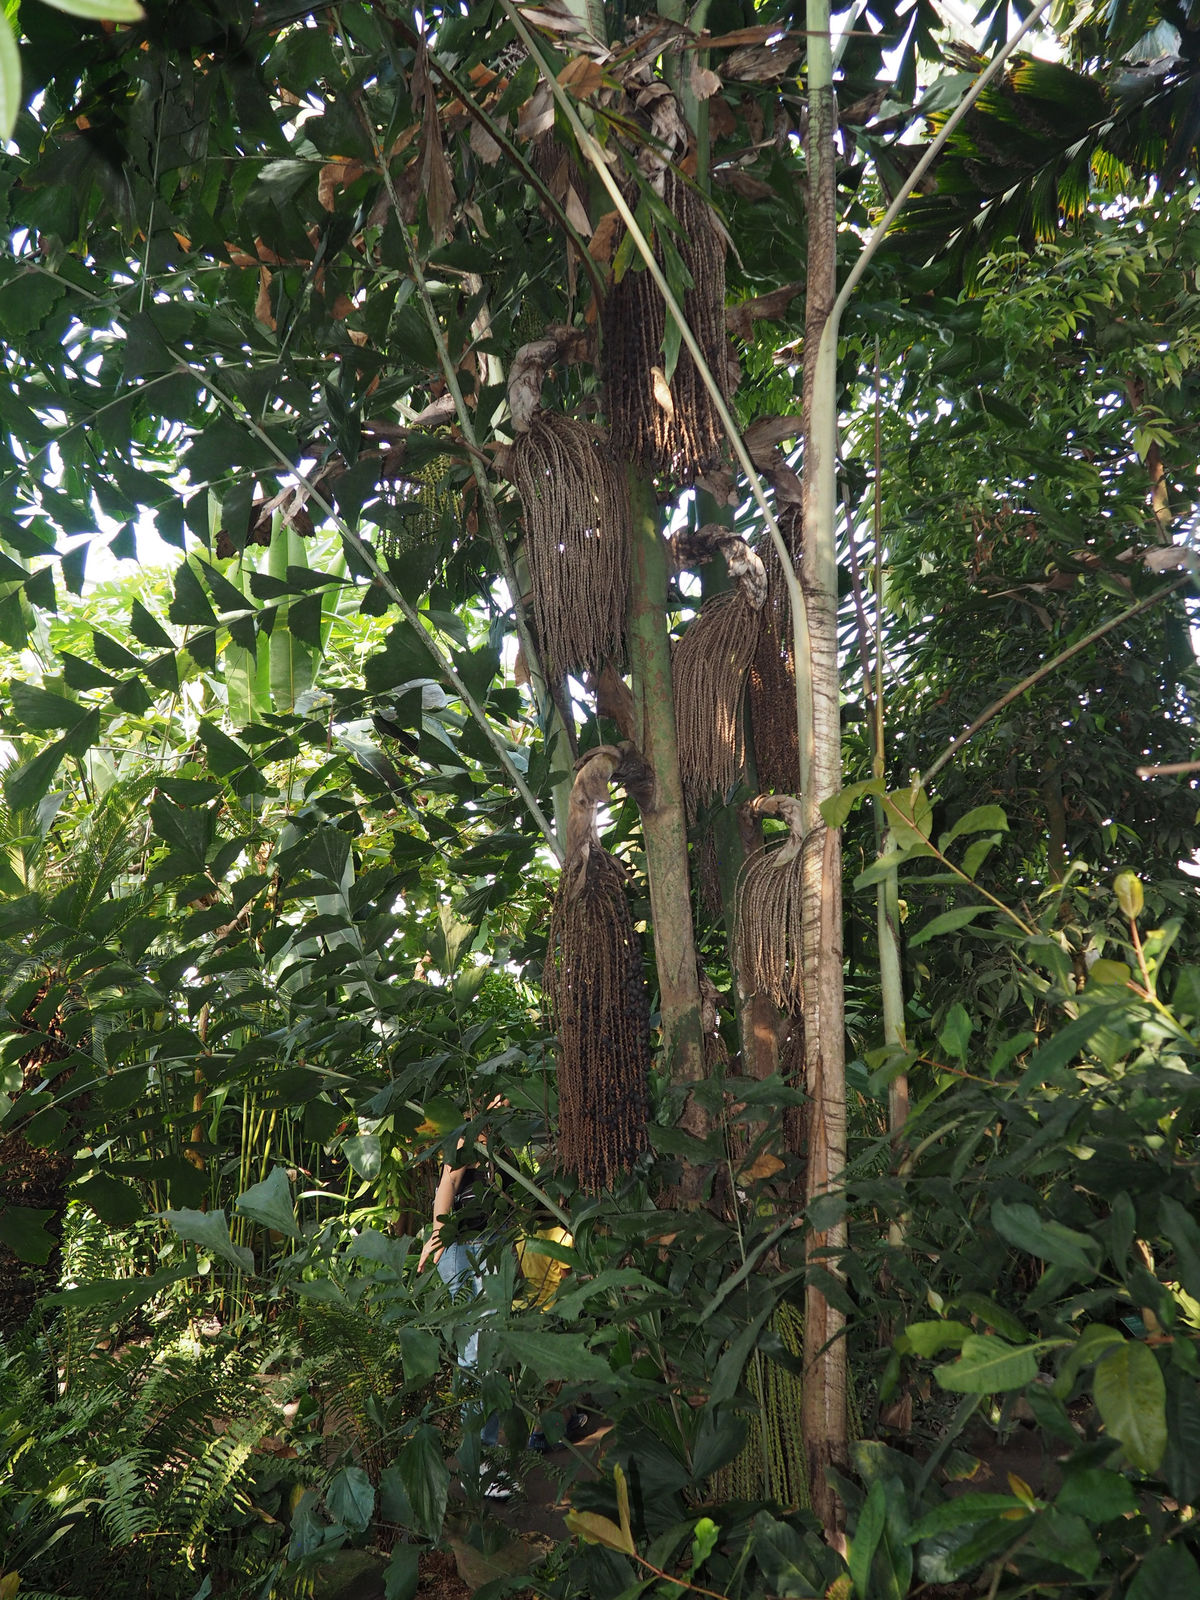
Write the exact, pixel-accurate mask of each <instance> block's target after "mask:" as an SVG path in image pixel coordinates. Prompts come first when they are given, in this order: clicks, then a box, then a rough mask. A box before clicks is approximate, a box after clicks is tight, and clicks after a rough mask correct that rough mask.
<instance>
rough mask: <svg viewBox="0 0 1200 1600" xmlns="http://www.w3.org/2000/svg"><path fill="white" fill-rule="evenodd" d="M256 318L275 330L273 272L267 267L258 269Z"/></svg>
mask: <svg viewBox="0 0 1200 1600" xmlns="http://www.w3.org/2000/svg"><path fill="white" fill-rule="evenodd" d="M254 318H255V321H256V322H261V323H262V325H263V327H264V328H270V330H271V332H272V333H274V331H275V318H274V317H273V316H272V314H271V274H270V273H269V272H268V271H267V269H266V267H259V269H258V298H257V299H256V300H255V302H254Z"/></svg>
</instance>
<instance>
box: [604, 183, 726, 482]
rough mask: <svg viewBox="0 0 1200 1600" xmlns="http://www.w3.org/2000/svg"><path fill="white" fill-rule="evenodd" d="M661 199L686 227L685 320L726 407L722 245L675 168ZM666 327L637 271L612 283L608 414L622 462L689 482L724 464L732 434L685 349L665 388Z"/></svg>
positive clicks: (680, 245)
mask: <svg viewBox="0 0 1200 1600" xmlns="http://www.w3.org/2000/svg"><path fill="white" fill-rule="evenodd" d="M663 198H664V200H665V201H666V204H667V206H668V207H669V208H670V210H671V212H672V214H673V215H674V216H675V217H676V218H677V219H678V221H679V225H680V232H679V234H678V235H674V236H673V242H674V245H675V248H676V249H677V250H678V251H679V255H680V258H681V260H682V261H683V264H684V266H685V267H686V268H687V271H688V273H689V274H690V276H691V279H692V287H691V288H690V289H689V290H687V292H686V293H685V294H684V296H683V297H682V298H683V312H684V315H685V316H686V317H687V320H688V322H689V324H690V326H691V328H692V331H693V333H694V334H695V335H696V339H697V342H698V343H699V346H700V349H701V350H702V352H703V354H704V359H705V361H706V362H707V363H708V365H709V368H710V369H711V371H712V373H713V376H714V377H715V378H716V380H717V382H718V383H719V384H720V385H721V386H722V391H723V393H724V394H725V397H726V399H728V398H729V377H730V373H729V370H728V362H727V356H726V343H727V341H726V333H725V240H724V237H723V235H722V233H721V230H720V229H719V228H718V226H717V224H716V221H715V219H714V217H713V213H712V210H711V208H710V207H709V205H708V203H707V201H705V199H704V197H703V196H702V195H701V194H699V193H698V192H697V190H696V189H695V188H694V187H693V186H692V185H690V184H688V183H687V182H685V180H684V179H683V178H682V177H680V175H679V174H678V173H677V172H676V170H675V169H674V168H673V167H671V168H668V169H667V172H666V175H665V184H664V192H663ZM666 323H667V309H666V305H665V303H664V301H663V298H662V295H661V294H660V293H659V291H658V288H657V286H656V285H655V283H654V280H653V279H652V278H651V276H650V274H649V273H648V272H646V271H632V270H631V271H629V272H626V274H625V276H624V277H623V278H622V279H621V280H620V282H619V283H614V284H613V285H612V287H611V288H610V290H609V292H608V294H607V295H606V296H605V300H604V305H603V308H602V311H601V329H602V333H603V355H604V386H605V401H604V405H605V412H606V414H607V416H608V421H609V427H610V429H611V433H612V444H613V449H614V450H615V451H616V453H617V454H618V455H619V456H622V457H624V458H625V459H627V460H630V461H633V462H635V463H636V465H637V466H638V467H639V468H640V469H641V471H642V472H644V473H648V474H649V475H651V476H654V477H659V478H663V479H665V480H669V481H670V482H672V483H675V484H683V483H692V482H694V481H695V478H696V475H697V474H698V473H703V472H704V471H705V469H706V468H708V467H710V466H712V465H714V464H715V463H716V462H717V461H718V460H719V459H720V458H721V454H722V451H723V447H724V443H725V431H724V429H723V427H722V426H721V419H720V417H719V416H718V415H717V411H716V408H715V407H714V405H713V403H712V397H711V396H710V395H709V393H708V390H707V389H706V388H705V387H704V381H703V379H702V378H701V376H700V374H699V372H698V370H697V368H696V364H695V362H694V361H693V360H692V358H691V356H690V355H689V353H688V351H687V349H686V347H684V348H682V349H681V350H680V352H679V359H678V361H677V362H676V365H675V371H674V373H673V374H672V376H671V380H670V384H669V386H667V385H666V384H665V381H664V377H663V371H662V360H663V340H664V337H665V334H666ZM656 380H657V381H656ZM668 387H669V392H668V393H666V394H665V395H664V389H667V388H668ZM664 399H665V400H666V401H667V402H668V403H667V404H664Z"/></svg>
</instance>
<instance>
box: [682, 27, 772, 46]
mask: <svg viewBox="0 0 1200 1600" xmlns="http://www.w3.org/2000/svg"><path fill="white" fill-rule="evenodd" d="M778 32H779V29H778V28H763V27H758V28H735V29H734V31H733V32H732V33H721V34H718V35H717V37H716V38H715V39H706V38H705V37H704V35H703V34H701V36H700V39H699V41H698V43H699V48H700V49H702V50H732V49H733V47H734V45H738V44H766V42H767V40H768V39H769V38H770V37H771V36H772V34H775V33H778Z"/></svg>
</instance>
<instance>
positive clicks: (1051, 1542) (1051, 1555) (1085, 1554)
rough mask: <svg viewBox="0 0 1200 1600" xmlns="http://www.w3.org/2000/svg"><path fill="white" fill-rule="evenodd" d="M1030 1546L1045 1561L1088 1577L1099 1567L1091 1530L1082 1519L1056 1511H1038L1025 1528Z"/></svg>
mask: <svg viewBox="0 0 1200 1600" xmlns="http://www.w3.org/2000/svg"><path fill="white" fill-rule="evenodd" d="M1029 1543H1030V1547H1031V1548H1032V1549H1034V1550H1036V1551H1037V1553H1038V1554H1039V1555H1040V1556H1042V1557H1043V1558H1044V1559H1045V1560H1047V1561H1055V1562H1057V1563H1058V1565H1059V1566H1062V1567H1066V1568H1067V1569H1068V1570H1069V1571H1071V1572H1078V1573H1079V1574H1080V1576H1081V1577H1084V1578H1090V1577H1091V1576H1092V1575H1093V1573H1094V1572H1095V1570H1096V1568H1097V1567H1098V1566H1099V1565H1100V1559H1101V1553H1100V1547H1099V1545H1098V1544H1097V1542H1096V1535H1095V1530H1094V1529H1092V1528H1090V1527H1089V1526H1088V1524H1087V1523H1086V1522H1085V1521H1084V1519H1083V1518H1082V1517H1079V1516H1075V1515H1074V1514H1072V1513H1070V1512H1066V1511H1059V1510H1057V1509H1054V1510H1050V1511H1042V1512H1041V1513H1040V1514H1039V1515H1038V1516H1036V1517H1035V1518H1034V1520H1033V1523H1032V1525H1031V1527H1030V1529H1029Z"/></svg>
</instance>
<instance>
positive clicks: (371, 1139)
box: [342, 1133, 383, 1183]
mask: <svg viewBox="0 0 1200 1600" xmlns="http://www.w3.org/2000/svg"><path fill="white" fill-rule="evenodd" d="M342 1154H343V1155H344V1156H345V1158H346V1160H347V1161H348V1162H349V1163H350V1166H351V1167H352V1168H353V1170H354V1171H355V1172H356V1173H357V1174H358V1176H359V1177H360V1178H365V1179H366V1181H367V1182H368V1183H373V1182H374V1181H375V1179H376V1178H377V1177H378V1176H379V1173H380V1169H381V1167H382V1166H383V1149H382V1146H381V1145H380V1143H379V1135H378V1134H377V1133H356V1134H354V1135H353V1136H352V1137H351V1138H349V1139H346V1140H344V1141H343V1143H342Z"/></svg>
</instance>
